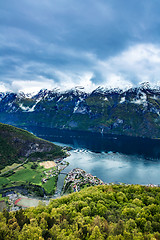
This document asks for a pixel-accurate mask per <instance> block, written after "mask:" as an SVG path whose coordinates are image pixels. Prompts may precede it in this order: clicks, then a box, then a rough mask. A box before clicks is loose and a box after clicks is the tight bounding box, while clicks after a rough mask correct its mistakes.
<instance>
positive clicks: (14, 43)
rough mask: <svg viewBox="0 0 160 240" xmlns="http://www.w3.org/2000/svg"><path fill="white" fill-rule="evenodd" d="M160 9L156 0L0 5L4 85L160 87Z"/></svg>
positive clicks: (11, 0)
mask: <svg viewBox="0 0 160 240" xmlns="http://www.w3.org/2000/svg"><path fill="white" fill-rule="evenodd" d="M159 10H160V2H159V1H158V0H153V1H150V0H141V1H138V0H134V1H133V0H108V1H106V0H104V1H103V0H100V1H95V0H85V1H75V0H35V1H33V0H32V1H31V0H21V1H18V0H5V1H1V2H0V53H1V54H0V82H1V85H2V88H3V89H4V88H5V87H6V89H11V90H20V89H22V90H25V87H26V85H25V81H26V83H27V82H28V81H32V83H33V86H34V89H35V88H36V83H37V88H39V87H44V85H45V83H46V87H49V88H52V87H58V86H59V87H62V88H63V87H65V88H67V87H68V88H69V87H73V86H74V85H77V84H78V85H80V84H84V85H86V86H87V87H88V89H92V88H94V87H96V86H97V85H100V84H102V85H104V86H117V84H118V85H119V86H120V87H121V86H122V85H123V86H124V85H129V84H131V85H134V84H138V83H139V82H141V81H150V79H152V82H153V83H156V82H158V81H159V79H158V75H159V67H158V66H159V63H160V53H159V52H160V47H159V43H160V31H159V29H160V17H159ZM64 83H65V84H64ZM0 90H1V89H0Z"/></svg>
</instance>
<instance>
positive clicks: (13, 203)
mask: <svg viewBox="0 0 160 240" xmlns="http://www.w3.org/2000/svg"><path fill="white" fill-rule="evenodd" d="M68 164H69V163H68V162H66V161H65V160H64V159H63V158H60V159H56V160H54V161H43V162H40V163H39V165H40V166H43V167H44V172H43V173H44V176H43V178H42V180H41V182H42V184H43V183H46V182H47V181H48V180H49V179H50V178H51V177H53V176H58V175H59V174H61V172H62V170H64V169H65V168H66V167H67V166H68ZM63 174H65V173H63ZM99 184H104V183H103V181H102V180H100V179H99V178H97V177H96V176H92V175H91V174H90V173H87V172H85V171H84V170H82V169H80V168H75V169H73V170H71V171H70V172H69V173H68V174H66V177H65V180H64V185H63V188H62V192H61V195H63V194H66V193H71V192H78V191H80V190H81V189H82V188H84V187H88V186H94V185H99ZM42 186H43V185H42ZM2 197H5V200H2V201H0V211H2V210H3V209H4V208H7V210H9V211H16V210H19V209H21V208H27V207H33V206H38V205H39V204H44V205H47V204H48V203H49V201H50V199H52V197H50V198H48V197H47V196H45V198H46V199H45V198H42V199H40V198H39V199H38V198H37V197H36V198H35V197H33V196H32V195H31V194H27V196H26V195H25V196H24V195H23V194H21V193H20V192H19V191H16V190H11V191H6V192H3V193H2ZM53 197H54V196H53Z"/></svg>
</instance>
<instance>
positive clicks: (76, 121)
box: [0, 83, 160, 138]
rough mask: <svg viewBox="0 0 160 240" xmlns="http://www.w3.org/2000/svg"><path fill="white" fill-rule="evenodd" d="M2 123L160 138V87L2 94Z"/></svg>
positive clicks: (55, 90)
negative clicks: (89, 91) (88, 91)
mask: <svg viewBox="0 0 160 240" xmlns="http://www.w3.org/2000/svg"><path fill="white" fill-rule="evenodd" d="M0 121H1V122H3V123H8V124H12V125H18V126H28V125H32V126H44V127H46V126H47V127H50V128H59V129H71V130H73V129H74V130H83V131H93V132H101V133H109V134H110V133H111V134H119V135H128V136H139V137H149V138H159V137H160V88H159V87H156V88H151V87H150V86H149V85H148V84H147V83H143V84H141V86H140V87H135V88H130V89H127V90H121V89H104V88H101V87H98V88H97V89H95V90H94V91H92V92H91V93H86V92H84V89H79V88H75V89H71V90H69V91H64V92H60V91H59V90H57V89H54V90H47V89H43V90H40V91H39V93H37V94H35V95H33V96H28V95H26V94H23V93H19V94H16V93H0Z"/></svg>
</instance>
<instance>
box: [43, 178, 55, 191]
mask: <svg viewBox="0 0 160 240" xmlns="http://www.w3.org/2000/svg"><path fill="white" fill-rule="evenodd" d="M56 182H57V177H52V178H50V179H49V180H48V181H47V182H46V183H45V184H43V188H44V189H45V191H46V192H47V193H48V194H52V193H53V191H55V190H56Z"/></svg>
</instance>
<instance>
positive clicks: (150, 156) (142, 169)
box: [28, 128, 160, 184]
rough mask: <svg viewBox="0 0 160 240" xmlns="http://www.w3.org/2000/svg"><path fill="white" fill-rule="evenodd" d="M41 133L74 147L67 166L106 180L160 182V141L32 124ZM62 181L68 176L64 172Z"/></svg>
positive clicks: (66, 170)
mask: <svg viewBox="0 0 160 240" xmlns="http://www.w3.org/2000/svg"><path fill="white" fill-rule="evenodd" d="M28 130H30V131H32V132H33V133H34V134H36V135H37V136H40V137H43V138H45V139H47V140H49V141H52V142H55V143H57V144H59V145H63V146H64V145H65V146H66V145H67V146H71V147H73V150H71V151H70V153H71V155H70V157H68V158H67V159H66V160H67V161H68V162H69V163H70V165H69V166H68V167H67V168H66V169H65V170H64V172H69V171H70V170H71V169H73V168H76V167H78V168H82V169H84V170H85V171H87V172H89V173H91V174H92V175H95V176H97V177H99V178H100V179H102V180H103V181H104V182H106V183H109V182H123V183H133V184H150V183H152V184H160V141H159V140H149V139H140V138H129V137H119V136H111V135H110V136H109V135H106V136H101V135H100V134H93V133H83V132H78V133H77V132H74V131H64V130H63V131H62V130H53V129H52V130H50V129H46V128H28ZM61 178H62V182H63V179H64V176H61Z"/></svg>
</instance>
